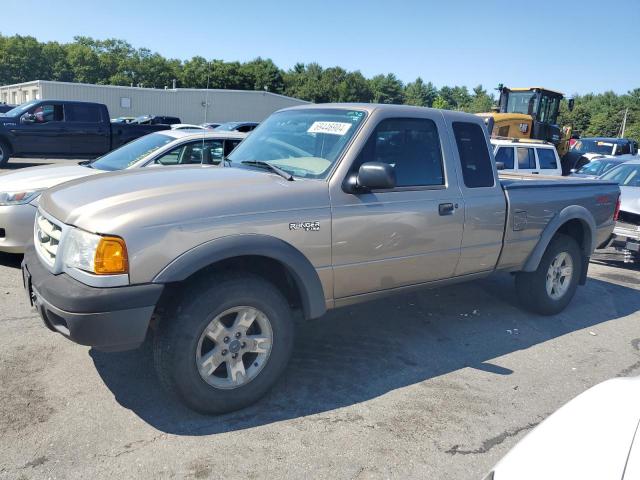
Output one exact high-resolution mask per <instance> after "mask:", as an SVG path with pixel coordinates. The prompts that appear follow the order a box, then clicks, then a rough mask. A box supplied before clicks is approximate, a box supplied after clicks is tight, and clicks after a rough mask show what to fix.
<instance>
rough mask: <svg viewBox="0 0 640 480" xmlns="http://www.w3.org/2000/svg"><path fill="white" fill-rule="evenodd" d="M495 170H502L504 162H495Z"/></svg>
mask: <svg viewBox="0 0 640 480" xmlns="http://www.w3.org/2000/svg"><path fill="white" fill-rule="evenodd" d="M496 169H497V170H504V162H496Z"/></svg>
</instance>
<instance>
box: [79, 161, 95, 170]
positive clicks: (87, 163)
mask: <svg viewBox="0 0 640 480" xmlns="http://www.w3.org/2000/svg"><path fill="white" fill-rule="evenodd" d="M92 163H93V160H84V161H82V162H78V165H81V166H83V167H87V168H93V166H92V165H91V164H92Z"/></svg>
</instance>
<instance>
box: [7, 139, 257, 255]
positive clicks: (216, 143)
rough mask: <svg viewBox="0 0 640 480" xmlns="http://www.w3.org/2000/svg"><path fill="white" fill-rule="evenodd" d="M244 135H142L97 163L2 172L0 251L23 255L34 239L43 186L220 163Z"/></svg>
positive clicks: (94, 161)
mask: <svg viewBox="0 0 640 480" xmlns="http://www.w3.org/2000/svg"><path fill="white" fill-rule="evenodd" d="M245 136H246V134H245V133H239V132H215V131H212V130H208V131H199V132H194V131H189V130H162V131H160V132H156V133H152V134H149V135H145V136H144V137H140V138H138V139H136V140H134V141H133V142H131V143H128V144H126V145H123V146H122V147H120V148H118V149H116V150H113V151H112V152H109V153H107V154H106V155H103V156H102V157H100V158H97V159H96V160H91V161H85V162H80V163H78V164H77V165H55V164H54V165H44V166H41V167H30V168H24V169H21V170H17V171H14V172H9V173H5V174H0V252H8V253H24V248H25V245H26V244H27V243H28V242H29V240H30V238H31V237H32V236H33V222H34V219H35V215H36V209H37V201H38V197H39V196H40V194H41V193H42V192H43V191H44V190H46V189H47V188H51V187H53V186H56V185H59V184H61V183H63V182H67V181H69V180H73V179H76V178H81V177H86V176H89V175H96V174H100V173H105V172H110V171H114V170H123V169H126V168H141V167H149V166H160V165H193V164H208V165H219V164H220V163H221V161H222V160H223V158H224V157H226V156H227V155H228V154H229V153H231V151H232V150H233V149H234V148H235V147H236V145H238V144H239V143H240V142H241V141H242V139H243V138H244V137H245Z"/></svg>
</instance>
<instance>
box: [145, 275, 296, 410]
mask: <svg viewBox="0 0 640 480" xmlns="http://www.w3.org/2000/svg"><path fill="white" fill-rule="evenodd" d="M197 280H198V281H197V282H191V283H190V284H188V285H187V286H186V287H187V288H184V289H183V294H182V295H181V296H180V299H179V300H178V303H177V305H176V307H175V308H174V313H173V315H169V316H168V318H164V319H163V321H161V322H160V325H159V327H158V330H157V332H156V335H155V338H154V345H153V350H154V351H153V356H154V363H155V367H156V371H157V373H158V376H159V378H160V381H161V383H162V384H163V386H164V387H165V388H166V389H167V390H168V391H169V392H171V393H173V394H175V395H176V396H177V397H178V398H179V399H180V400H181V401H182V402H184V403H185V404H186V405H187V406H189V407H190V408H192V409H193V410H196V411H198V412H201V413H208V414H210V413H225V412H231V411H234V410H238V409H241V408H243V407H246V406H248V405H251V404H252V403H254V402H256V401H257V400H258V399H260V398H261V397H262V396H263V395H264V394H265V393H266V392H267V391H268V390H269V389H270V388H271V387H272V386H273V385H274V384H275V383H276V381H277V380H278V378H279V377H280V375H281V374H282V373H283V371H284V369H285V367H286V365H287V363H288V361H289V358H290V357H291V351H292V348H293V338H294V327H293V318H292V314H291V309H290V307H289V304H288V303H287V301H286V299H285V298H284V297H283V295H282V294H281V293H280V291H279V290H278V289H277V288H276V287H275V286H273V285H272V284H271V283H269V282H267V281H266V280H264V279H262V278H260V277H257V276H253V275H241V276H229V275H210V276H206V277H200V278H198V279H197ZM203 287H204V288H203ZM196 293H197V295H194V294H196ZM254 311H255V312H258V313H257V314H256V316H255V320H254V321H253V323H251V325H250V326H249V328H248V330H247V329H246V327H245V326H241V325H240V324H239V323H238V322H240V323H242V320H241V319H242V318H246V319H248V320H246V322H245V323H247V324H248V322H249V321H250V320H249V319H250V318H251V315H253V312H254ZM261 314H262V315H261ZM243 315H244V316H243ZM265 319H266V321H265ZM234 322H235V323H234ZM234 324H235V325H236V326H235V327H234V326H233V325H234ZM220 325H222V326H220ZM205 329H207V332H208V334H207V333H205ZM220 332H222V333H220ZM256 332H257V333H256ZM236 333H239V334H241V335H239V336H238V337H236ZM269 335H270V336H271V342H270V343H269V342H267V341H264V340H261V341H258V340H254V339H258V338H262V339H264V338H268V337H269ZM214 337H215V338H216V339H217V340H213V338H214ZM245 340H246V348H245ZM238 342H239V343H238ZM211 347H212V348H211ZM209 348H211V349H210V350H209ZM249 350H253V351H251V352H250V351H249ZM265 350H269V352H268V353H264V351H265ZM232 352H237V353H232ZM258 352H260V353H258ZM207 355H208V356H209V359H210V361H206V359H207V358H208V357H207ZM233 355H236V357H233V358H236V360H233V359H232V358H231V357H232V356H233ZM225 359H226V360H225ZM238 359H240V363H242V372H244V375H241V373H237V371H238V370H237V369H238V368H239V365H240V363H238ZM219 361H222V362H223V363H219V364H218V362H219ZM198 364H200V366H201V367H200V368H199V367H198V366H197V365H198ZM214 364H218V365H219V366H218V367H217V368H215V367H214V366H213V365H214ZM201 369H202V370H206V371H204V372H203V373H201ZM209 370H211V372H212V373H211V372H209ZM234 372H236V373H235V375H234ZM225 375H226V377H225ZM252 376H253V377H252ZM250 377H252V378H250Z"/></svg>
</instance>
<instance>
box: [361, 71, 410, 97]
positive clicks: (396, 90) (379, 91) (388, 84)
mask: <svg viewBox="0 0 640 480" xmlns="http://www.w3.org/2000/svg"><path fill="white" fill-rule="evenodd" d="M369 86H370V88H371V92H372V94H373V102H374V103H396V104H400V103H403V102H404V86H403V85H402V82H401V81H400V80H398V78H396V76H395V75H394V74H393V73H388V74H387V75H376V76H375V77H373V78H372V79H371V80H370V81H369Z"/></svg>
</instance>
